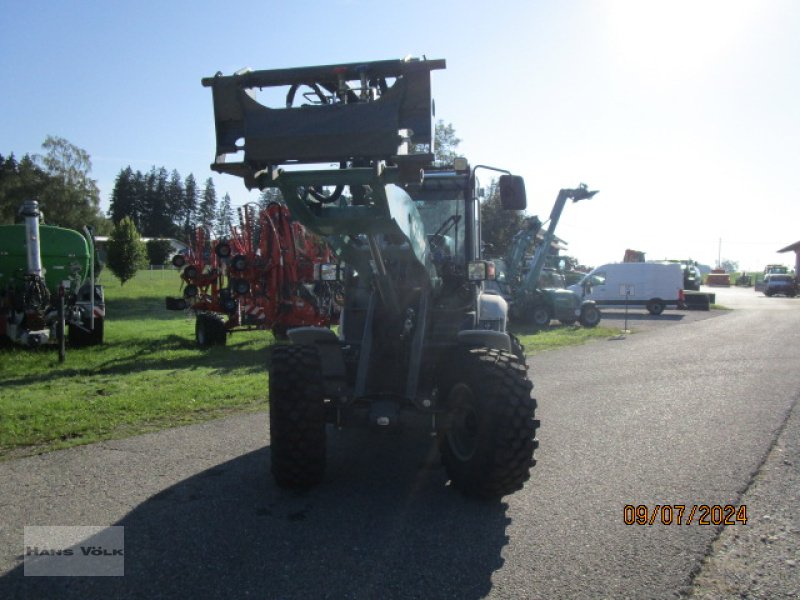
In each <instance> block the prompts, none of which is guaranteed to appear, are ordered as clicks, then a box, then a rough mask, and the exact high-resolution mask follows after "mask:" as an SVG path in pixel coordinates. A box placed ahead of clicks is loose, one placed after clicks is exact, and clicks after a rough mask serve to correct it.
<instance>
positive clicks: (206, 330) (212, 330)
mask: <svg viewBox="0 0 800 600" xmlns="http://www.w3.org/2000/svg"><path fill="white" fill-rule="evenodd" d="M194 339H195V341H196V342H197V345H198V346H199V347H201V348H211V346H224V345H225V342H227V341H228V336H227V332H226V331H225V322H224V321H223V320H222V317H220V316H219V315H216V314H214V313H202V312H201V313H198V315H197V319H196V320H195V322H194Z"/></svg>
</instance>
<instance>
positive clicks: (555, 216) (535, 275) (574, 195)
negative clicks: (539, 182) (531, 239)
mask: <svg viewBox="0 0 800 600" xmlns="http://www.w3.org/2000/svg"><path fill="white" fill-rule="evenodd" d="M596 193H597V190H595V191H589V190H588V189H587V187H586V184H583V183H582V184H581V185H580V186H578V187H577V188H575V189H563V190H561V191H559V192H558V196H557V197H556V202H555V204H553V209H552V210H551V211H550V223H549V225H548V226H547V231H545V234H544V239H543V240H542V243H541V244H540V245H539V246H538V247H537V248H536V252H535V253H534V255H533V260H532V261H531V268H530V269H529V270H528V273H527V274H526V275H525V280H524V282H523V283H524V285H523V289H526V290H533V289H535V288H536V287H537V285H538V281H539V275H541V274H542V269H543V268H544V263H545V260H546V258H547V253H548V252H549V251H550V244H552V243H553V238H555V235H556V227H558V220H559V219H560V218H561V213H562V212H563V210H564V205H565V204H566V202H567V200H572V201H573V202H578V201H580V200H586V199H589V198H591V197H592V196H594V195H595V194H596Z"/></svg>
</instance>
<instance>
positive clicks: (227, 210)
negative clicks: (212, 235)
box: [216, 194, 233, 239]
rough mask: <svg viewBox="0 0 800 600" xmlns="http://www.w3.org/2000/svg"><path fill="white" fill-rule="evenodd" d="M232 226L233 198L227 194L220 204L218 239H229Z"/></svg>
mask: <svg viewBox="0 0 800 600" xmlns="http://www.w3.org/2000/svg"><path fill="white" fill-rule="evenodd" d="M232 224H233V207H232V206H231V197H230V196H229V195H228V194H225V195H224V196H223V197H222V202H220V203H219V211H218V212H217V228H216V234H217V239H222V238H226V237H229V236H230V231H231V225H232Z"/></svg>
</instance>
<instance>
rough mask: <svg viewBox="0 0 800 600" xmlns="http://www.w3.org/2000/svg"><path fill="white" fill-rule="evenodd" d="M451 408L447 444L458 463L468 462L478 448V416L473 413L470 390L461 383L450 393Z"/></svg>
mask: <svg viewBox="0 0 800 600" xmlns="http://www.w3.org/2000/svg"><path fill="white" fill-rule="evenodd" d="M450 401H451V405H452V406H453V409H452V412H451V413H450V427H448V429H447V442H448V445H449V446H450V450H451V451H452V453H453V455H455V457H456V458H457V459H458V460H460V461H468V460H470V459H471V458H472V457H473V456H474V455H475V451H476V450H477V447H478V415H477V413H476V412H475V407H474V402H473V397H472V390H470V389H469V387H468V386H467V385H465V384H463V383H459V384H458V385H456V386H455V387H454V388H453V390H452V391H451V392H450Z"/></svg>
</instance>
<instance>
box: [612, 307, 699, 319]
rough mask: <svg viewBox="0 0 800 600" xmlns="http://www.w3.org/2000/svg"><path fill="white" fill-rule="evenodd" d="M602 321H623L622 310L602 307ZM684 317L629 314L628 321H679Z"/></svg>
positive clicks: (623, 314) (666, 314) (678, 315)
mask: <svg viewBox="0 0 800 600" xmlns="http://www.w3.org/2000/svg"><path fill="white" fill-rule="evenodd" d="M602 311H603V319H615V320H616V319H621V320H624V319H625V311H624V310H612V309H609V308H607V307H603V309H602ZM683 318H684V315H682V314H675V313H661V314H660V315H651V314H650V313H640V312H629V313H628V321H681V320H683Z"/></svg>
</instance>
